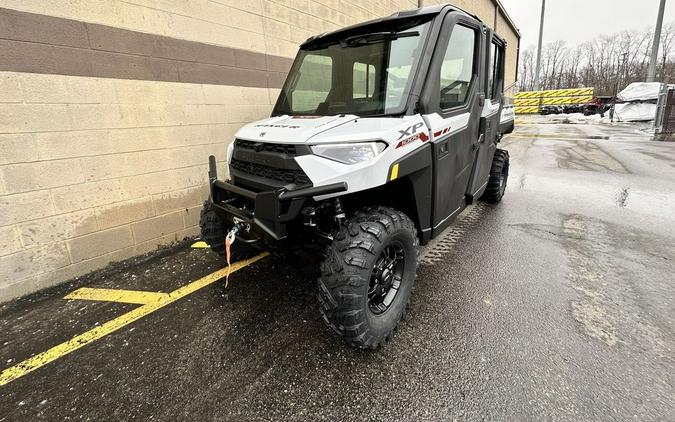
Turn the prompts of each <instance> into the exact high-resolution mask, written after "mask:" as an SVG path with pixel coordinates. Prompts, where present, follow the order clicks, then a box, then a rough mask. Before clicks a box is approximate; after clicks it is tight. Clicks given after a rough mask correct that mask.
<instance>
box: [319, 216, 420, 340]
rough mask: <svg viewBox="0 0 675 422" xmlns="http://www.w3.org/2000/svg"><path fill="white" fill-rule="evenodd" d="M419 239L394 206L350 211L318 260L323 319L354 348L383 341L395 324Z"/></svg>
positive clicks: (403, 305)
mask: <svg viewBox="0 0 675 422" xmlns="http://www.w3.org/2000/svg"><path fill="white" fill-rule="evenodd" d="M418 247H419V241H418V239H417V232H416V230H415V225H414V223H413V222H412V221H411V220H410V218H408V217H407V216H406V215H405V214H403V213H402V212H400V211H397V210H394V209H391V208H385V207H376V208H368V209H366V210H364V211H361V212H358V213H356V214H355V215H354V216H353V217H352V218H351V219H350V220H349V221H348V222H347V223H346V224H344V226H343V227H342V229H341V230H340V231H339V232H338V233H337V234H336V236H335V240H334V241H333V243H332V244H331V245H330V246H329V247H328V253H327V256H326V258H325V260H324V262H323V263H322V264H321V277H320V278H319V280H318V287H319V295H318V297H319V303H320V307H321V313H322V315H323V318H324V320H325V321H326V324H328V326H329V327H330V328H332V329H333V331H335V332H336V333H337V334H339V335H341V336H342V337H344V338H345V340H346V341H347V342H348V343H350V344H352V345H354V346H356V347H360V348H369V349H375V348H377V347H379V346H381V345H383V344H384V343H385V342H386V341H387V340H388V339H389V338H390V337H391V336H392V335H393V332H394V330H395V329H396V327H397V326H398V324H399V321H400V320H401V317H402V316H403V314H404V312H405V309H406V307H407V304H408V301H409V299H410V295H411V293H412V290H413V285H414V282H415V272H416V270H417V252H418Z"/></svg>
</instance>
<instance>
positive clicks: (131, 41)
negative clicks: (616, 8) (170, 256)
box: [0, 0, 490, 302]
mask: <svg viewBox="0 0 675 422" xmlns="http://www.w3.org/2000/svg"><path fill="white" fill-rule="evenodd" d="M482 1H485V2H488V3H490V0H482ZM415 7H417V1H416V0H376V1H357V0H353V1H341V0H321V1H310V0H277V1H270V0H249V1H246V2H241V1H237V0H190V1H185V0H161V1H158V0H133V1H131V0H130V1H123V0H0V302H1V301H6V300H9V299H12V298H15V297H19V296H22V295H24V294H27V293H30V292H33V291H36V290H39V289H41V288H45V287H48V286H51V285H54V284H57V283H60V282H63V281H65V280H68V279H71V278H73V277H77V276H80V275H83V274H85V273H87V272H90V271H93V270H96V269H99V268H102V267H104V266H106V265H108V264H109V263H110V262H113V261H120V260H123V259H126V258H129V257H132V256H135V255H139V254H142V253H145V252H148V251H151V250H154V249H156V248H157V247H158V246H161V245H166V244H169V243H171V242H174V241H177V240H182V239H184V238H189V237H193V236H195V235H197V233H198V228H197V223H198V218H199V209H200V207H201V203H202V201H203V200H204V199H205V197H206V196H207V183H206V182H207V178H206V171H207V164H206V163H207V157H208V156H209V155H211V154H213V155H215V156H216V157H217V160H218V165H219V171H220V173H221V174H225V172H226V169H225V166H224V160H225V153H226V148H227V145H228V144H229V143H230V142H231V141H232V139H233V135H234V133H235V131H236V130H237V129H238V128H239V127H240V126H241V125H243V124H244V123H247V122H249V121H252V120H256V119H260V118H263V117H265V116H266V115H268V114H269V112H270V110H271V108H272V105H273V104H274V102H275V101H276V97H277V95H278V93H279V88H280V87H281V84H282V83H283V79H284V76H285V73H286V72H287V71H288V68H289V67H290V65H291V62H292V58H293V57H294V55H295V53H296V50H297V46H298V44H299V43H301V42H302V41H304V40H305V39H306V38H307V37H309V36H310V35H313V34H316V33H321V32H324V31H329V30H331V29H335V28H338V27H342V26H346V25H350V24H353V23H357V22H360V21H364V20H368V19H371V18H374V17H378V16H384V15H388V14H391V13H393V12H394V11H397V10H405V9H411V8H415Z"/></svg>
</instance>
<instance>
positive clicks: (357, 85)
mask: <svg viewBox="0 0 675 422" xmlns="http://www.w3.org/2000/svg"><path fill="white" fill-rule="evenodd" d="M352 85H353V91H352V98H354V99H356V98H372V97H373V93H374V92H375V66H373V65H372V64H365V63H359V62H354V68H353V69H352Z"/></svg>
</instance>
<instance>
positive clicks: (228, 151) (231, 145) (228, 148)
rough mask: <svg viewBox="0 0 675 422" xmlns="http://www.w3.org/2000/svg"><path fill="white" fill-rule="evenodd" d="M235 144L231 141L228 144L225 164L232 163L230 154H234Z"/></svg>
mask: <svg viewBox="0 0 675 422" xmlns="http://www.w3.org/2000/svg"><path fill="white" fill-rule="evenodd" d="M235 142H237V141H236V140H235V141H232V142H230V145H228V146H227V164H230V163H231V162H232V154H233V153H234V143H235Z"/></svg>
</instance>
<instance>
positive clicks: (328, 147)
mask: <svg viewBox="0 0 675 422" xmlns="http://www.w3.org/2000/svg"><path fill="white" fill-rule="evenodd" d="M310 148H312V152H313V153H314V155H318V156H320V157H324V158H328V159H330V160H335V161H339V162H341V163H345V164H356V163H361V162H363V161H368V160H372V159H373V158H375V157H377V156H378V155H379V154H380V153H381V152H382V151H384V150H385V148H387V144H385V143H384V142H359V143H355V144H324V145H313V146H311V147H310Z"/></svg>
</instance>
